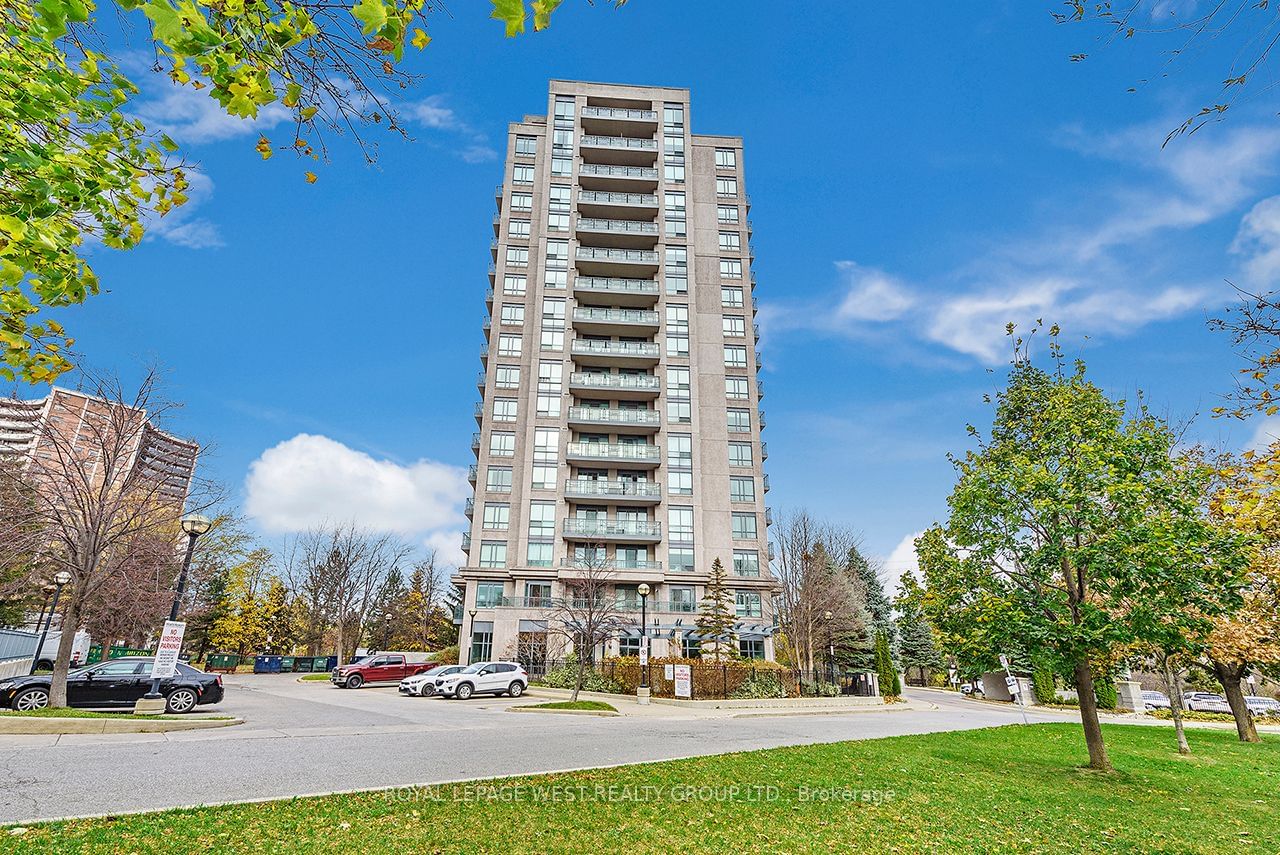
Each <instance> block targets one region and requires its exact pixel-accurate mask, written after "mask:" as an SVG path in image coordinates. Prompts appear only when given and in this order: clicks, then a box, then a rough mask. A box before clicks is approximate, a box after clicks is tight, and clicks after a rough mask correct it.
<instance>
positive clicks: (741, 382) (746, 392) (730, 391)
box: [724, 377, 751, 400]
mask: <svg viewBox="0 0 1280 855" xmlns="http://www.w3.org/2000/svg"><path fill="white" fill-rule="evenodd" d="M724 394H725V397H726V398H736V399H740V400H746V399H747V398H750V397H751V388H750V385H749V384H748V383H747V378H746V377H726V378H724Z"/></svg>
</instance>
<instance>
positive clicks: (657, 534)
mask: <svg viewBox="0 0 1280 855" xmlns="http://www.w3.org/2000/svg"><path fill="white" fill-rule="evenodd" d="M564 537H565V539H566V540H599V541H630V542H640V541H643V542H647V543H657V542H658V541H659V540H662V523H660V522H654V521H652V520H620V519H613V518H609V517H597V518H596V519H567V520H565V521H564ZM570 566H573V565H572V564H571V565H570Z"/></svg>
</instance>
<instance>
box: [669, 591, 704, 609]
mask: <svg viewBox="0 0 1280 855" xmlns="http://www.w3.org/2000/svg"><path fill="white" fill-rule="evenodd" d="M667 599H668V600H669V601H670V603H671V611H673V612H696V611H697V610H698V599H697V596H696V594H695V592H694V588H693V586H692V585H669V586H667Z"/></svg>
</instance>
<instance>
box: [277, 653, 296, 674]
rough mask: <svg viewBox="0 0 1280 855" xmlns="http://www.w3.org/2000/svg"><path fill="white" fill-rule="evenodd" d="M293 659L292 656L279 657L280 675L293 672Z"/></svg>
mask: <svg viewBox="0 0 1280 855" xmlns="http://www.w3.org/2000/svg"><path fill="white" fill-rule="evenodd" d="M293 659H294V657H292V656H281V657H280V672H281V673H282V674H288V673H289V672H290V671H292V670H293Z"/></svg>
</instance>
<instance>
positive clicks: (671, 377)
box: [667, 368, 691, 398]
mask: <svg viewBox="0 0 1280 855" xmlns="http://www.w3.org/2000/svg"><path fill="white" fill-rule="evenodd" d="M690 392H691V387H690V385H689V369H688V368H668V369H667V397H668V398H688V397H689V395H690Z"/></svg>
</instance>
